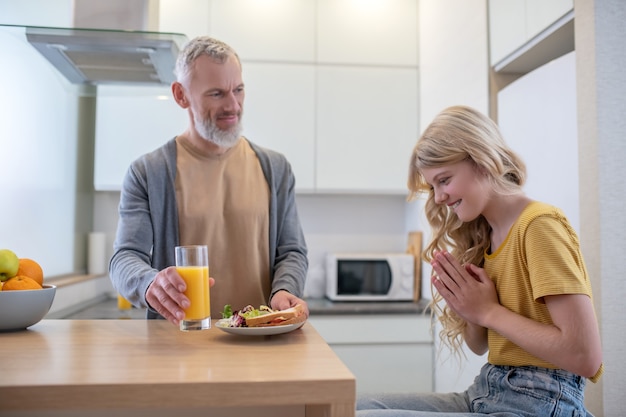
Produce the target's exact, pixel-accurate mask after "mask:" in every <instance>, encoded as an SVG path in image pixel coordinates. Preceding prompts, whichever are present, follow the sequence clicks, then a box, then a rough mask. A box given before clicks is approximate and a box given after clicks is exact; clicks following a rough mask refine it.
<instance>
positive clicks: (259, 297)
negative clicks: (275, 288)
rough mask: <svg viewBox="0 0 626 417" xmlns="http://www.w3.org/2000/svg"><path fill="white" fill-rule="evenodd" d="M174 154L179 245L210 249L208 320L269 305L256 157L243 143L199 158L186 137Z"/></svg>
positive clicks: (265, 191)
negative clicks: (228, 308)
mask: <svg viewBox="0 0 626 417" xmlns="http://www.w3.org/2000/svg"><path fill="white" fill-rule="evenodd" d="M176 150H177V159H176V166H177V171H176V200H177V206H178V224H179V229H180V243H181V244H182V245H197V244H205V245H207V246H208V249H209V275H210V276H211V277H213V278H214V279H215V285H214V286H213V287H212V288H211V297H210V298H211V318H214V319H220V318H222V316H221V314H220V313H221V311H222V310H223V308H224V305H226V304H230V305H231V306H232V308H233V310H238V309H240V308H242V307H245V306H246V305H248V304H252V305H253V306H255V307H258V306H259V305H260V304H267V302H268V299H269V296H270V291H271V285H270V265H269V235H268V233H269V232H268V230H269V186H268V184H267V182H266V180H265V176H264V175H263V171H262V169H261V165H260V164H259V160H258V158H257V156H256V154H255V153H254V151H253V150H252V149H251V148H250V145H249V144H248V142H247V141H246V140H243V139H240V140H239V142H238V143H237V145H235V146H233V147H232V148H231V149H229V150H228V151H227V152H226V153H224V154H223V155H219V156H205V155H202V154H200V153H198V152H197V151H196V150H195V149H194V147H193V146H192V145H191V143H189V141H188V140H186V139H185V138H184V137H178V138H177V139H176Z"/></svg>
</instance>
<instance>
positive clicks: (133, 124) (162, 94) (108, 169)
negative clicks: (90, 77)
mask: <svg viewBox="0 0 626 417" xmlns="http://www.w3.org/2000/svg"><path fill="white" fill-rule="evenodd" d="M187 124H188V116H187V111H186V110H184V109H182V108H181V107H179V106H178V104H176V102H175V101H174V99H173V97H172V94H171V92H170V87H169V86H164V87H152V86H141V87H128V86H99V87H98V96H97V102H96V149H95V155H96V158H95V161H94V165H95V166H94V185H95V189H96V190H103V191H112V190H119V189H120V188H121V185H122V180H123V179H124V175H125V174H126V171H127V170H128V167H129V166H130V164H131V162H132V161H134V160H135V159H136V158H138V157H139V156H141V155H143V154H144V153H147V152H150V151H152V150H154V149H156V148H157V147H159V146H161V145H163V144H164V143H165V142H167V141H168V140H170V139H172V138H173V137H174V136H177V135H179V134H180V133H182V132H183V131H184V130H185V129H186V127H187Z"/></svg>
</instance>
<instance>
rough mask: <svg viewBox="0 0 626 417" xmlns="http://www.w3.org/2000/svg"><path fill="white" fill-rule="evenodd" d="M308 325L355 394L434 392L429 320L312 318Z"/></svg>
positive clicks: (415, 317) (404, 316) (399, 316)
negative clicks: (343, 369) (345, 372)
mask: <svg viewBox="0 0 626 417" xmlns="http://www.w3.org/2000/svg"><path fill="white" fill-rule="evenodd" d="M309 323H310V324H312V325H313V327H315V329H316V330H317V331H318V332H319V333H320V335H321V336H322V337H323V338H324V340H326V342H327V343H328V344H329V345H330V347H331V348H332V349H333V351H334V352H335V353H336V354H337V356H339V358H340V359H341V360H342V361H343V362H344V363H345V364H346V366H347V367H348V368H349V369H350V371H352V373H353V374H354V376H355V377H356V387H357V392H359V393H367V392H395V393H415V392H431V391H432V390H433V372H434V370H433V355H434V352H433V340H432V336H431V334H430V317H429V316H428V315H417V314H372V315H312V316H310V317H309Z"/></svg>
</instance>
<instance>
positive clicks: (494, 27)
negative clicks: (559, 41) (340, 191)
mask: <svg viewBox="0 0 626 417" xmlns="http://www.w3.org/2000/svg"><path fill="white" fill-rule="evenodd" d="M573 8H574V1H573V0H550V1H545V0H489V32H490V33H489V42H490V48H491V50H490V62H491V65H496V64H497V63H498V62H500V61H501V60H503V59H504V58H506V57H507V56H508V55H510V54H512V53H513V52H515V51H516V50H517V49H518V48H520V47H522V46H523V45H524V44H525V43H527V42H528V41H530V40H531V39H532V38H533V37H534V36H536V35H538V34H539V33H540V32H542V31H543V30H544V29H546V28H547V27H548V26H550V25H551V24H553V23H554V22H556V21H557V20H558V19H559V18H560V17H562V16H564V15H565V14H567V13H568V12H569V11H571V10H572V9H573Z"/></svg>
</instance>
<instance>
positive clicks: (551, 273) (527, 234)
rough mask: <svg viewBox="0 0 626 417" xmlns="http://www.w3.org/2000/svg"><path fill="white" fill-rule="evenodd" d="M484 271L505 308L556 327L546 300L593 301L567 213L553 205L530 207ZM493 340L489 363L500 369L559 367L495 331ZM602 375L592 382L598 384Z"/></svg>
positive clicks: (488, 258) (490, 256)
mask: <svg viewBox="0 0 626 417" xmlns="http://www.w3.org/2000/svg"><path fill="white" fill-rule="evenodd" d="M484 268H485V271H486V272H487V274H488V275H489V276H490V277H491V279H492V280H493V281H494V282H495V284H496V288H497V291H498V297H499V299H500V304H502V305H503V306H504V307H506V308H508V309H509V310H511V311H513V312H515V313H518V314H521V315H523V316H525V317H528V318H530V319H533V320H535V321H537V322H540V323H546V324H553V323H552V319H551V318H550V312H549V311H548V308H547V307H546V305H545V303H544V301H543V297H545V296H548V295H559V294H586V295H588V296H589V297H592V292H591V282H590V281H589V276H588V274H587V269H586V267H585V263H584V260H583V257H582V254H581V252H580V245H579V241H578V235H577V234H576V232H575V231H574V229H573V228H572V227H571V225H570V224H569V221H568V220H567V218H566V217H565V215H564V214H563V212H562V211H561V210H560V209H558V208H556V207H553V206H550V205H548V204H544V203H540V202H532V203H530V204H529V205H528V206H527V207H526V208H525V209H524V211H523V212H522V214H521V215H520V217H519V218H518V219H517V221H516V223H515V224H514V225H513V227H511V230H510V231H509V234H508V235H507V237H506V239H505V240H504V242H503V243H502V245H500V247H499V248H498V249H497V250H496V251H495V252H494V253H492V254H487V253H486V254H485V264H484ZM488 341H489V357H488V360H489V362H490V363H492V364H494V365H510V366H524V365H529V366H538V367H544V368H552V369H555V368H557V367H556V366H555V365H553V364H551V363H549V362H546V361H544V360H542V359H539V358H537V357H535V356H533V355H531V354H530V353H528V352H526V351H525V350H523V349H522V348H520V347H519V346H517V345H516V344H515V343H513V342H511V341H510V340H508V339H506V338H504V337H503V336H501V335H500V334H498V333H497V332H495V331H493V330H489V332H488ZM602 370H603V367H601V368H600V369H599V370H598V373H597V374H596V375H595V376H594V377H593V378H591V380H592V381H595V380H597V379H598V378H599V377H600V375H601V374H602Z"/></svg>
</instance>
